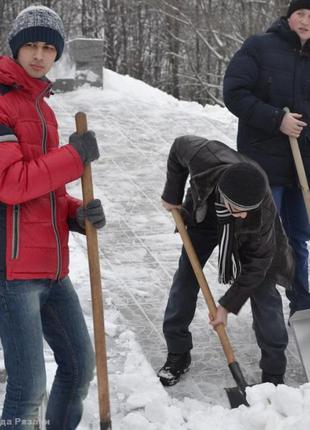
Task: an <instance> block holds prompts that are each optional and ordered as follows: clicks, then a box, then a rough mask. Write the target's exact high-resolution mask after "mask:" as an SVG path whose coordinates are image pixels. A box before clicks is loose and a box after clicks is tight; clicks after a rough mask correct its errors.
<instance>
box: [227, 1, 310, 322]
mask: <svg viewBox="0 0 310 430" xmlns="http://www.w3.org/2000/svg"><path fill="white" fill-rule="evenodd" d="M309 39H310V0H293V1H291V2H290V4H289V7H288V10H287V14H286V16H285V17H281V18H279V19H278V20H277V21H276V22H275V23H274V24H272V26H271V27H270V28H269V29H268V30H267V32H266V33H264V34H259V35H254V36H251V37H250V38H248V39H247V40H246V41H245V42H244V44H243V45H242V47H241V48H240V50H239V51H237V52H236V54H235V55H234V56H233V58H232V59H231V61H230V63H229V65H228V67H227V70H226V74H225V77H224V90H223V94H224V101H225V104H226V106H227V108H228V109H229V110H230V111H231V112H232V113H233V114H234V115H236V116H237V117H238V118H239V125H238V138H237V148H238V151H240V152H241V153H243V154H246V155H247V156H249V157H250V158H252V159H253V160H255V161H256V162H257V163H259V164H260V166H261V167H263V169H264V170H265V172H266V173H267V175H268V178H269V182H270V185H271V190H272V194H273V198H274V201H275V203H276V206H277V209H278V212H279V214H280V216H281V219H282V222H283V226H284V229H285V231H286V233H287V236H288V239H289V242H290V244H291V246H292V248H293V250H294V257H295V262H296V270H295V277H294V282H293V286H292V289H291V290H288V291H287V297H288V299H289V301H290V315H292V314H294V312H296V311H298V310H302V309H309V308H310V291H309V274H308V248H307V241H308V240H309V239H310V225H309V223H308V217H307V213H306V208H305V204H304V201H303V196H302V191H301V189H300V186H299V184H298V177H297V173H296V168H295V165H294V161H293V157H292V153H291V149H290V144H289V136H292V137H294V138H298V141H299V147H300V151H301V156H302V159H303V163H304V166H305V170H306V174H307V176H308V180H309V179H310V128H309V125H310V80H309V76H310V41H309ZM285 107H288V108H289V110H290V112H289V113H288V112H287V113H286V112H285V111H284V108H285Z"/></svg>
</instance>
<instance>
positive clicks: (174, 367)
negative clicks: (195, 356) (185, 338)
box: [157, 351, 192, 386]
mask: <svg viewBox="0 0 310 430" xmlns="http://www.w3.org/2000/svg"><path fill="white" fill-rule="evenodd" d="M191 361H192V360H191V354H190V352H189V351H187V352H184V353H183V354H174V353H172V352H168V357H167V361H166V363H165V364H164V365H163V367H162V368H161V369H160V370H159V371H158V373H157V376H158V377H159V380H160V382H161V383H162V384H163V385H165V386H170V385H174V384H176V383H177V382H179V379H180V376H181V375H183V373H185V372H187V371H188V370H189V366H190V364H191Z"/></svg>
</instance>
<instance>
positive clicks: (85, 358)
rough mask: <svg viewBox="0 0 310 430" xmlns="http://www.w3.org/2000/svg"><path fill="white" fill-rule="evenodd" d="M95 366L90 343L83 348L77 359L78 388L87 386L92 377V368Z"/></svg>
mask: <svg viewBox="0 0 310 430" xmlns="http://www.w3.org/2000/svg"><path fill="white" fill-rule="evenodd" d="M95 366H96V360H95V353H94V350H93V348H92V346H91V345H90V346H89V347H88V348H87V350H85V351H84V352H83V353H82V354H81V357H80V359H79V368H78V372H77V374H78V375H77V376H78V377H77V380H78V385H79V387H80V388H83V387H85V386H86V387H88V385H89V383H90V382H91V381H92V379H93V378H94V370H95Z"/></svg>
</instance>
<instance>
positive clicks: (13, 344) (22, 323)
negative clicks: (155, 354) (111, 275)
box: [0, 277, 94, 430]
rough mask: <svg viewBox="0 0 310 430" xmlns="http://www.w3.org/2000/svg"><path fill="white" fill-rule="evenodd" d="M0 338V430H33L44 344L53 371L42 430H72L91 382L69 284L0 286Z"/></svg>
mask: <svg viewBox="0 0 310 430" xmlns="http://www.w3.org/2000/svg"><path fill="white" fill-rule="evenodd" d="M0 336H1V341H2V346H3V351H4V359H5V367H6V371H7V374H8V380H7V388H6V396H5V401H4V406H3V412H2V420H1V423H0V427H2V426H3V428H5V429H6V430H8V429H15V430H17V429H18V430H33V429H34V428H35V423H36V421H37V417H38V409H39V406H40V404H41V401H42V398H43V396H44V392H45V386H46V373H45V364H44V354H43V338H44V339H45V340H46V341H47V343H48V344H49V346H50V347H51V349H52V350H53V352H54V356H55V361H56V363H57V365H58V368H57V372H56V375H55V379H54V383H53V386H52V390H51V393H50V397H49V401H48V406H47V411H46V426H47V429H49V430H73V429H76V428H77V426H78V424H79V422H80V420H81V416H82V411H83V407H82V401H83V399H84V398H85V397H86V395H87V392H88V387H89V383H90V381H91V379H92V378H93V371H94V353H93V348H92V344H91V340H90V337H89V334H88V331H87V327H86V324H85V320H84V317H83V313H82V310H81V306H80V303H79V299H78V296H77V294H76V292H75V291H74V288H73V286H72V284H71V281H70V279H69V278H68V277H66V278H64V279H62V280H57V281H53V280H49V279H35V280H23V281H17V280H16V281H4V280H0Z"/></svg>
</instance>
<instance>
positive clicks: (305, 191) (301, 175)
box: [284, 107, 310, 224]
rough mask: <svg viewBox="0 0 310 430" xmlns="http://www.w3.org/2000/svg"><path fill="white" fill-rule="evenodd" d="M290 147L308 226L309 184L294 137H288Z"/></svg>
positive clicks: (309, 217)
mask: <svg viewBox="0 0 310 430" xmlns="http://www.w3.org/2000/svg"><path fill="white" fill-rule="evenodd" d="M284 110H285V112H290V110H289V108H287V107H286V108H284ZM289 141H290V146H291V150H292V154H293V159H294V163H295V166H296V170H297V175H298V179H299V184H300V187H301V191H302V195H303V198H304V202H305V206H306V211H307V215H308V223H309V224H310V192H309V184H308V180H307V176H306V172H305V168H304V163H303V161H302V158H301V154H300V149H299V144H298V140H297V139H296V138H295V137H292V136H289Z"/></svg>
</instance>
